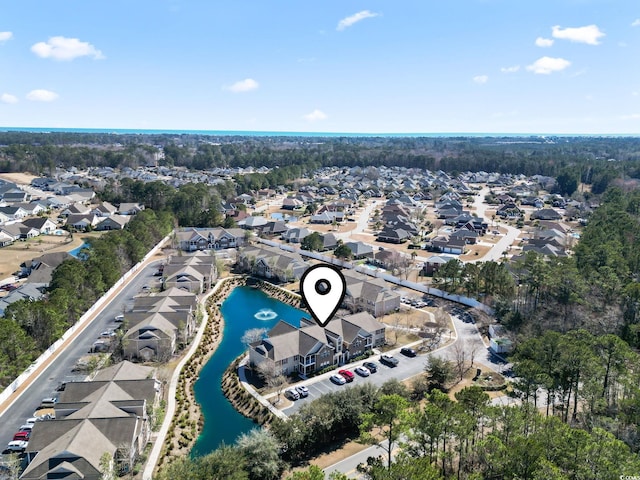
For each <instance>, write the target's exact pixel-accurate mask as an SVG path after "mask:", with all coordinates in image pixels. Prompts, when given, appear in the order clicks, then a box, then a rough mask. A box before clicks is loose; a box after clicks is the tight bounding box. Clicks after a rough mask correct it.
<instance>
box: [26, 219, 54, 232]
mask: <svg viewBox="0 0 640 480" xmlns="http://www.w3.org/2000/svg"><path fill="white" fill-rule="evenodd" d="M22 224H23V225H26V226H27V227H30V228H35V229H36V230H38V233H39V234H40V235H50V234H52V233H53V231H54V230H57V229H58V226H57V225H56V223H55V222H53V221H52V220H51V219H50V218H47V217H36V218H26V219H24V220H23V221H22Z"/></svg>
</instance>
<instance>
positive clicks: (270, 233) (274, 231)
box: [260, 220, 287, 238]
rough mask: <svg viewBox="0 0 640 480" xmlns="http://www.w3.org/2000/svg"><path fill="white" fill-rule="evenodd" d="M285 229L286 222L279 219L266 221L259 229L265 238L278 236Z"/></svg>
mask: <svg viewBox="0 0 640 480" xmlns="http://www.w3.org/2000/svg"><path fill="white" fill-rule="evenodd" d="M286 231H287V224H286V223H285V222H282V221H280V220H278V221H271V222H267V223H266V224H265V225H264V226H263V227H262V228H261V229H260V233H261V235H262V236H264V237H267V238H273V237H278V236H280V235H282V234H283V233H284V232H286Z"/></svg>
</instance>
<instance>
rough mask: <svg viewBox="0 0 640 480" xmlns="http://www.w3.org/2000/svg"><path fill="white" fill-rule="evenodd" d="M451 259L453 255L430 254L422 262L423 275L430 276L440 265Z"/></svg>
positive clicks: (453, 258)
mask: <svg viewBox="0 0 640 480" xmlns="http://www.w3.org/2000/svg"><path fill="white" fill-rule="evenodd" d="M451 260H455V257H448V256H446V255H432V256H431V257H429V258H427V260H426V261H425V262H424V265H423V267H422V271H423V273H424V275H426V276H432V275H433V274H434V273H435V272H437V271H438V270H439V269H440V267H442V266H443V265H444V264H445V263H447V262H450V261H451Z"/></svg>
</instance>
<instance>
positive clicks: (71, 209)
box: [60, 202, 95, 217]
mask: <svg viewBox="0 0 640 480" xmlns="http://www.w3.org/2000/svg"><path fill="white" fill-rule="evenodd" d="M90 214H91V207H89V206H88V205H85V204H84V203H78V202H76V203H73V204H71V205H69V206H68V207H66V208H65V209H64V210H62V211H61V212H60V216H61V217H68V216H69V215H90ZM94 215H95V214H94Z"/></svg>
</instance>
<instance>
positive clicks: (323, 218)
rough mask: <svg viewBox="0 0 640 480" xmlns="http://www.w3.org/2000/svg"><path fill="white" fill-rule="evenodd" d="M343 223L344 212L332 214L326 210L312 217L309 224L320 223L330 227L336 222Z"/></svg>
mask: <svg viewBox="0 0 640 480" xmlns="http://www.w3.org/2000/svg"><path fill="white" fill-rule="evenodd" d="M342 221H344V212H341V211H335V212H330V211H327V210H325V211H324V212H322V213H318V214H316V215H312V216H311V219H310V220H309V223H319V224H324V225H328V224H331V223H334V222H336V223H340V222H342Z"/></svg>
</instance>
